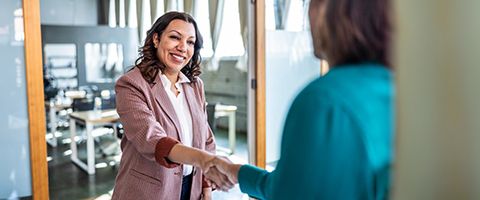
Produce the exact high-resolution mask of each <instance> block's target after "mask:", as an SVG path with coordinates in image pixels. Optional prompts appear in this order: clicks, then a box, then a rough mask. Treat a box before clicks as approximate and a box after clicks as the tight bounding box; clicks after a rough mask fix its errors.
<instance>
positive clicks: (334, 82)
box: [206, 0, 394, 200]
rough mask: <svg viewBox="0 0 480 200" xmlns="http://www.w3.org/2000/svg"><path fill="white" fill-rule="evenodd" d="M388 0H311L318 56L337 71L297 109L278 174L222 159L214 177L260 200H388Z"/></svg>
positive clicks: (306, 92) (298, 101)
mask: <svg viewBox="0 0 480 200" xmlns="http://www.w3.org/2000/svg"><path fill="white" fill-rule="evenodd" d="M389 2H390V1H389V0H355V1H350V0H311V3H310V7H309V17H310V25H311V32H312V38H313V44H314V47H315V55H316V56H317V57H319V58H322V59H326V60H327V61H328V62H329V64H330V65H331V66H332V67H331V68H332V69H331V70H330V71H329V72H328V73H327V74H326V75H325V76H323V77H320V78H318V79H316V80H314V81H313V82H311V83H310V84H309V85H308V86H306V87H305V88H304V89H303V90H302V91H301V92H300V93H299V94H298V96H297V97H296V98H295V100H294V102H293V104H292V105H291V108H290V110H289V112H288V115H287V118H286V122H285V127H284V130H283V138H282V146H281V157H280V160H279V161H278V164H277V167H276V169H275V170H274V171H273V172H271V173H269V172H267V171H265V170H263V169H260V168H257V167H254V166H250V165H234V164H229V163H228V161H226V160H224V159H222V158H218V159H215V160H214V161H212V164H211V165H212V166H215V168H213V167H212V168H211V170H208V172H207V174H206V175H207V177H208V176H209V174H210V175H211V174H214V173H215V172H218V171H219V172H222V173H225V174H227V175H228V177H229V178H230V180H232V181H234V182H236V181H238V183H239V184H240V189H241V191H242V192H244V193H247V194H249V195H250V196H253V197H256V198H259V199H274V200H278V199H288V200H291V199H302V200H303V199H328V200H331V199H342V200H344V199H387V198H388V189H389V185H390V184H389V183H390V179H389V177H390V174H391V164H392V154H393V152H392V151H393V141H392V140H393V136H394V135H393V133H394V118H393V117H394V86H393V77H392V72H391V69H390V63H389V59H388V55H389V50H390V33H391V25H390V19H389V16H388V13H389ZM216 170H218V171H216ZM217 184H218V183H217Z"/></svg>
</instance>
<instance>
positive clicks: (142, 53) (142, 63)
mask: <svg viewBox="0 0 480 200" xmlns="http://www.w3.org/2000/svg"><path fill="white" fill-rule="evenodd" d="M176 19H179V20H183V21H185V22H188V23H191V24H193V26H194V27H195V38H196V40H195V45H194V50H193V56H192V59H190V61H189V62H188V63H187V65H186V66H185V67H183V68H182V70H181V71H182V73H183V74H185V76H187V77H188V79H190V81H192V82H193V81H196V77H198V76H199V75H200V74H201V71H200V63H201V62H202V57H201V56H200V49H201V48H202V46H203V38H202V35H201V34H200V31H199V30H198V26H197V23H196V22H195V20H194V19H193V17H192V16H190V15H189V14H187V13H181V12H168V13H165V14H164V15H162V16H161V17H159V18H158V19H157V21H155V23H154V24H153V25H152V28H151V29H150V30H148V31H147V37H146V38H145V44H144V45H143V46H142V47H140V48H139V50H138V54H139V57H138V58H137V60H136V61H135V66H136V67H138V69H140V72H141V73H142V76H143V78H144V79H145V80H146V81H147V82H148V83H153V82H154V80H155V77H156V76H157V75H158V72H159V71H162V72H163V70H164V69H165V65H164V64H163V63H162V62H161V61H160V60H159V59H158V57H157V54H156V49H155V47H154V43H153V35H154V34H155V33H156V34H158V37H160V36H161V35H162V33H163V31H165V29H166V28H167V26H168V25H169V24H170V22H172V21H173V20H176Z"/></svg>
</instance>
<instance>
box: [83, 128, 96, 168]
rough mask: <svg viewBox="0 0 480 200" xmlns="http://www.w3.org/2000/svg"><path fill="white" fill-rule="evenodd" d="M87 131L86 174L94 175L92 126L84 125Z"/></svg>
mask: <svg viewBox="0 0 480 200" xmlns="http://www.w3.org/2000/svg"><path fill="white" fill-rule="evenodd" d="M85 126H86V129H87V130H86V131H87V166H88V174H95V143H94V142H93V135H92V131H93V126H92V125H91V124H90V123H88V122H87V123H86V124H85Z"/></svg>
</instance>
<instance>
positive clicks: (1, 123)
mask: <svg viewBox="0 0 480 200" xmlns="http://www.w3.org/2000/svg"><path fill="white" fill-rule="evenodd" d="M1 9H2V11H1V12H0V60H1V61H2V73H0V79H1V80H2V84H0V91H2V98H0V110H1V112H0V127H2V128H1V131H0V137H1V139H0V152H2V164H1V165H0V199H18V198H21V197H30V196H32V188H31V185H32V180H31V172H30V145H29V129H28V128H29V127H28V123H29V121H28V112H27V96H26V90H27V89H26V79H25V57H24V51H25V49H24V32H23V14H22V1H20V0H12V1H3V2H2V8H1Z"/></svg>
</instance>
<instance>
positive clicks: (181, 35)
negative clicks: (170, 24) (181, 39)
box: [169, 30, 195, 39]
mask: <svg viewBox="0 0 480 200" xmlns="http://www.w3.org/2000/svg"><path fill="white" fill-rule="evenodd" d="M169 32H175V33H177V34H179V35H181V36H183V34H181V33H180V32H178V31H177V30H171V31H169ZM189 38H193V39H195V36H194V35H192V36H190V37H189Z"/></svg>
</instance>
